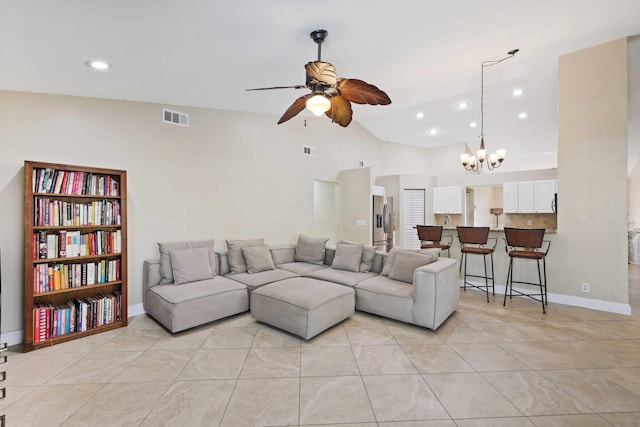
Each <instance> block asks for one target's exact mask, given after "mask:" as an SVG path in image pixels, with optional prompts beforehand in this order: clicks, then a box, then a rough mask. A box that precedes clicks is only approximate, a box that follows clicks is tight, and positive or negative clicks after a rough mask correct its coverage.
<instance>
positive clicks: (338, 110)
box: [324, 95, 353, 128]
mask: <svg viewBox="0 0 640 427" xmlns="http://www.w3.org/2000/svg"><path fill="white" fill-rule="evenodd" d="M329 100H330V101H331V108H329V109H328V110H327V111H326V112H325V113H324V114H325V115H326V116H327V117H329V118H330V119H331V120H332V121H334V122H336V123H337V124H339V125H340V126H342V127H343V128H344V127H347V126H349V123H351V119H352V118H353V110H352V109H351V103H350V102H349V101H348V100H347V99H345V98H343V97H342V96H340V95H335V96H332V97H331V98H329Z"/></svg>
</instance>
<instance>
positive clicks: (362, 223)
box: [356, 219, 367, 227]
mask: <svg viewBox="0 0 640 427" xmlns="http://www.w3.org/2000/svg"><path fill="white" fill-rule="evenodd" d="M356 225H357V226H360V227H364V226H366V225H367V220H366V219H356Z"/></svg>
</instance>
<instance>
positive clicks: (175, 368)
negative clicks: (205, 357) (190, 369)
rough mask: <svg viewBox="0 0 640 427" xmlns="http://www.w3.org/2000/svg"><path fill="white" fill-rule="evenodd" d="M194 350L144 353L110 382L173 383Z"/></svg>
mask: <svg viewBox="0 0 640 427" xmlns="http://www.w3.org/2000/svg"><path fill="white" fill-rule="evenodd" d="M193 354H194V350H172V351H151V350H149V351H146V352H144V353H143V354H141V355H140V356H139V357H138V358H137V359H136V360H134V361H133V363H131V364H130V365H129V366H128V367H127V368H125V369H124V370H123V371H122V372H121V373H120V374H119V375H118V376H116V377H115V378H114V379H113V380H112V381H113V382H114V383H123V382H136V381H158V382H160V381H173V380H175V379H176V377H177V376H178V374H179V373H180V371H182V369H183V368H184V367H185V365H186V364H187V363H188V362H189V360H190V359H191V356H193Z"/></svg>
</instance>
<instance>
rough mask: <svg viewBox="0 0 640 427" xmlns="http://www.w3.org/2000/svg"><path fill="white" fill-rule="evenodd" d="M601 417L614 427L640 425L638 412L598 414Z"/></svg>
mask: <svg viewBox="0 0 640 427" xmlns="http://www.w3.org/2000/svg"><path fill="white" fill-rule="evenodd" d="M600 416H601V417H602V418H604V419H605V420H607V421H609V422H610V423H611V424H613V425H614V426H616V427H638V426H640V412H627V413H617V414H600Z"/></svg>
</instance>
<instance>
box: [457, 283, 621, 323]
mask: <svg viewBox="0 0 640 427" xmlns="http://www.w3.org/2000/svg"><path fill="white" fill-rule="evenodd" d="M467 283H471V284H473V285H475V286H479V287H482V288H484V282H476V281H471V280H470V281H468V282H467ZM460 286H463V281H462V280H461V281H460ZM505 290H506V286H504V285H496V288H495V291H496V294H500V295H504V293H505ZM513 290H514V291H516V290H518V291H521V292H526V291H527V290H525V289H523V288H518V287H515V286H514V287H513ZM528 291H529V292H530V290H528ZM547 300H548V301H549V302H555V303H558V304H564V305H570V306H574V307H582V308H589V309H591V310H599V311H607V312H609V313H617V314H626V315H631V306H630V305H629V304H623V303H620V302H612V301H605V300H599V299H592V298H583V297H577V296H574V295H565V294H556V293H552V292H548V293H547Z"/></svg>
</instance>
